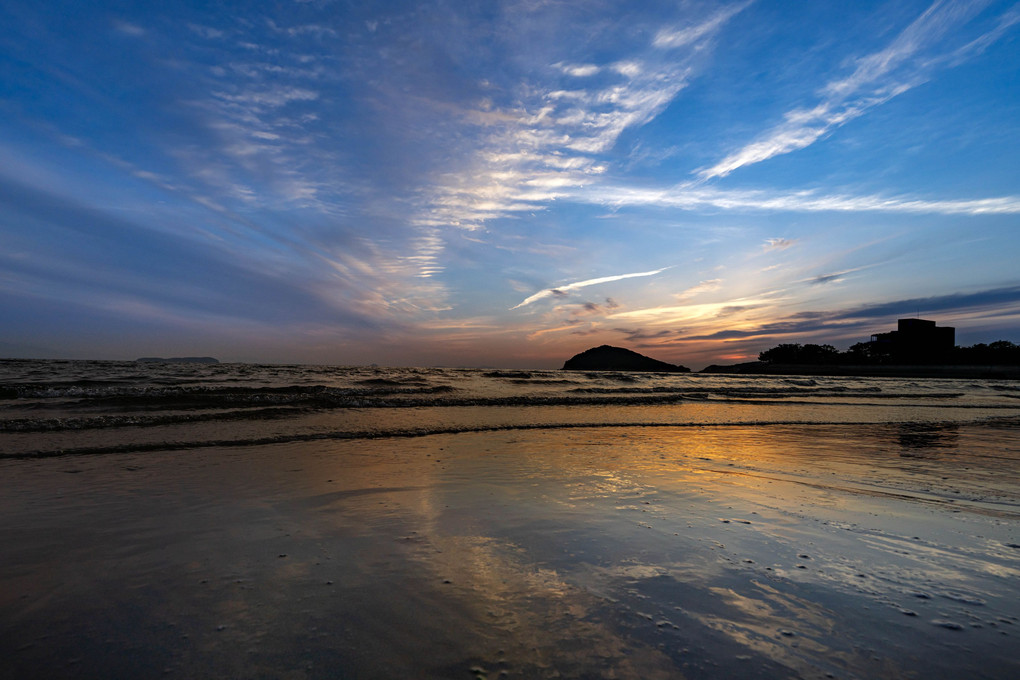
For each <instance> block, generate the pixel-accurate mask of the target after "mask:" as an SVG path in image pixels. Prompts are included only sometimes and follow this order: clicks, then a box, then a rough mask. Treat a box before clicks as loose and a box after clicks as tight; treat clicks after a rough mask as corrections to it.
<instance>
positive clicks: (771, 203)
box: [574, 182, 1020, 215]
mask: <svg viewBox="0 0 1020 680" xmlns="http://www.w3.org/2000/svg"><path fill="white" fill-rule="evenodd" d="M574 198H576V199H577V200H582V201H585V202H590V203H595V204H598V205H609V206H613V207H617V208H620V207H628V206H657V207H663V208H679V209H683V210H706V209H720V210H755V211H757V210H762V211H770V212H771V211H782V212H885V213H907V214H938V215H1015V214H1020V196H998V197H993V198H976V199H945V200H932V199H926V198H920V197H916V196H876V195H861V196H853V195H846V194H824V193H821V192H819V191H814V190H805V191H793V192H779V191H765V190H739V189H735V190H725V189H716V188H713V187H706V186H701V185H697V184H693V183H690V182H684V183H681V184H677V185H675V186H673V187H668V188H665V189H646V188H641V187H624V186H609V185H601V186H599V187H598V188H597V190H590V191H589V190H587V189H584V190H582V191H579V192H577V193H576V194H574Z"/></svg>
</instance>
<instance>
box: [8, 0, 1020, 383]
mask: <svg viewBox="0 0 1020 680" xmlns="http://www.w3.org/2000/svg"><path fill="white" fill-rule="evenodd" d="M1018 36H1020V5H1018V4H1016V3H1015V2H995V1H991V0H971V1H966V0H958V1H952V0H946V1H936V2H934V3H933V2H930V1H922V2H913V1H910V0H896V1H890V2H868V1H861V2H853V3H846V2H826V1H818V2H806V3H788V2H779V1H776V0H773V1H769V0H757V1H749V2H744V1H737V2H687V1H683V0H681V1H673V2H608V1H607V2H598V1H594V0H592V1H584V2H581V1H578V2H567V1H554V0H549V1H543V0H520V1H508V2H498V1H479V2H470V1H456V2H454V1H450V2H406V3H404V2H386V3H359V2H340V1H336V2H325V1H324V2H316V1H314V0H313V1H308V2H285V1H279V2H272V3H259V2H251V3H236V4H233V3H223V2H216V3H209V2H169V3H147V2H139V3H130V2H123V3H121V2H102V1H96V2H88V3H83V2H61V1H51V2H46V3H39V2H17V1H16V0H8V1H7V2H5V3H3V4H2V5H0V318H3V324H2V326H0V355H6V356H45V357H74V358H128V359H130V358H134V357H136V356H143V355H181V354H185V355H190V354H203V355H205V354H212V355H215V356H218V357H219V358H221V359H224V360H240V361H271V362H287V363H290V362H295V363H297V362H315V363H339V364H357V363H379V364H387V365H424V364H431V365H435V364H439V365H494V366H533V367H547V366H548V367H551V366H558V365H559V364H561V363H562V361H563V360H564V359H566V358H568V357H569V356H571V355H572V354H575V353H577V352H579V351H582V350H583V349H586V348H588V347H590V346H593V345H597V344H603V343H606V344H613V345H620V346H626V347H630V348H632V349H635V350H637V351H640V352H643V353H645V354H649V355H651V356H654V357H656V358H659V359H663V360H667V361H674V362H678V363H683V364H685V365H689V366H693V367H695V368H700V367H701V366H704V365H705V364H708V363H721V362H733V361H740V360H746V359H751V358H754V357H756V355H757V353H758V352H759V351H761V350H763V349H767V348H768V347H771V346H774V345H776V344H779V343H781V342H819V343H820V342H828V343H832V344H835V345H836V346H837V347H840V348H845V347H847V346H849V345H850V344H853V343H855V342H859V341H862V340H866V339H867V338H868V337H869V336H870V335H871V334H872V333H874V332H879V331H885V330H889V329H891V328H892V327H893V326H894V324H895V320H896V319H897V318H898V317H908V316H916V315H918V314H920V315H921V316H922V317H925V318H932V319H936V320H937V321H938V322H939V323H940V324H941V325H955V326H956V327H957V328H958V333H957V340H958V342H959V343H961V344H971V343H974V342H981V341H990V340H995V339H1009V340H1013V341H1017V342H1020V267H1018V263H1020V186H1018V184H1020V40H1018Z"/></svg>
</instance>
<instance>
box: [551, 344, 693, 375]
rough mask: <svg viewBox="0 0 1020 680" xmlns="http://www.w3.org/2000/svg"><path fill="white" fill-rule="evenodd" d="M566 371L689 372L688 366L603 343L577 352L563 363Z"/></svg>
mask: <svg viewBox="0 0 1020 680" xmlns="http://www.w3.org/2000/svg"><path fill="white" fill-rule="evenodd" d="M563 370H565V371H655V372H659V373H689V372H690V370H691V369H689V368H687V367H686V366H678V365H674V364H667V363H666V362H665V361H659V360H658V359H652V358H651V357H646V356H645V355H643V354H638V353H637V352H634V351H632V350H629V349H624V348H623V347H611V346H609V345H602V346H601V347H592V348H591V349H589V350H585V351H584V352H581V353H580V354H575V355H574V356H572V357H571V358H569V359H567V361H566V363H564V364H563Z"/></svg>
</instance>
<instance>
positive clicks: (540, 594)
mask: <svg viewBox="0 0 1020 680" xmlns="http://www.w3.org/2000/svg"><path fill="white" fill-rule="evenodd" d="M0 517H3V518H4V522H0V544H2V545H4V558H3V559H0V659H3V662H2V663H0V678H8V677H10V678H23V677H52V678H93V677H132V678H148V677H153V678H155V677H161V678H162V677H253V678H255V677H265V678H271V677H272V678H275V677H294V678H366V677H370V678H375V677H416V678H419V677H420V678H444V679H445V678H472V677H473V678H483V677H507V678H529V679H530V678H642V679H646V678H662V679H666V678H677V677H684V678H691V679H701V680H715V679H716V678H731V677H732V678H761V679H763V680H773V679H778V678H791V677H798V678H827V677H835V678H860V679H871V678H897V679H898V678H945V679H947V680H950V679H954V680H955V679H956V678H988V679H990V680H998V679H1000V678H1015V677H1020V660H1018V659H1017V656H1016V651H1015V650H1016V649H1017V647H1016V636H1017V635H1020V383H1017V382H1010V381H998V380H960V379H910V378H857V377H835V378H831V377H804V376H797V377H780V376H723V375H708V374H706V375H699V374H655V373H613V372H590V373H588V372H567V371H556V370H532V371H522V370H496V369H491V370H488V369H452V368H382V367H335V366H278V365H252V364H212V365H209V364H186V363H174V364H171V363H168V364H151V363H135V362H93V361H22V360H5V361H0Z"/></svg>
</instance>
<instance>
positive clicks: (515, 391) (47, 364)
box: [0, 359, 1020, 457]
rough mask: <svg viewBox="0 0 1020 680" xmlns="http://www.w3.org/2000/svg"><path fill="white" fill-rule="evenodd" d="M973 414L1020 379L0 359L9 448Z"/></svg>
mask: <svg viewBox="0 0 1020 680" xmlns="http://www.w3.org/2000/svg"><path fill="white" fill-rule="evenodd" d="M964 424H967V425H975V426H979V427H982V428H986V429H988V430H989V432H990V433H991V434H992V436H991V437H990V440H991V443H990V446H991V447H993V448H995V447H996V446H997V445H996V444H995V443H994V442H995V440H996V438H998V437H1002V436H1004V435H1005V434H1006V433H1007V432H1010V431H1012V430H1013V429H1014V428H1016V429H1017V430H1018V431H1020V382H1017V381H1009V380H992V379H936V378H892V377H877V378H876V377H821V376H819V377H807V376H739V375H723V374H699V373H639V372H614V371H592V372H584V371H563V370H501V369H481V368H424V367H423V368H391V367H380V366H317V365H275V364H243V363H218V364H203V363H186V362H166V363H155V362H153V363H149V362H135V361H59V360H22V359H6V360H0V457H49V456H73V455H92V454H109V453H118V452H132V453H138V452H145V451H173V450H189V449H196V448H210V447H222V446H245V445H261V444H274V443H286V442H301V441H313V440H330V439H371V438H380V437H418V436H424V435H431V434H456V433H466V432H485V431H497V430H535V429H540V430H546V429H557V428H582V427H592V426H598V427H607V428H614V427H634V426H638V427H648V428H654V427H715V428H726V427H733V426H740V427H742V428H746V427H749V426H750V427H754V426H758V427H768V426H776V425H815V426H826V425H829V426H834V427H835V426H839V427H842V428H857V429H860V428H864V427H868V428H872V429H874V428H884V429H885V430H887V431H890V432H892V433H893V434H894V440H895V443H896V445H897V446H898V447H900V448H902V446H906V447H907V448H913V449H918V448H924V447H925V446H933V447H939V446H943V445H944V444H945V436H943V435H945V433H947V432H951V431H952V430H953V429H954V428H958V427H959V426H961V425H964ZM901 445H902V446H901ZM894 448H895V447H894Z"/></svg>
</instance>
